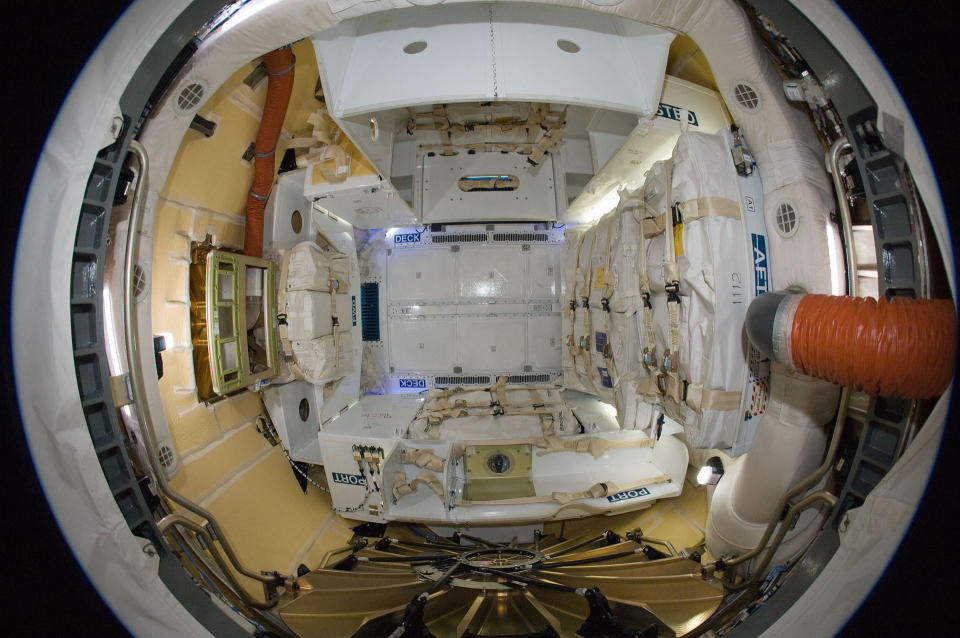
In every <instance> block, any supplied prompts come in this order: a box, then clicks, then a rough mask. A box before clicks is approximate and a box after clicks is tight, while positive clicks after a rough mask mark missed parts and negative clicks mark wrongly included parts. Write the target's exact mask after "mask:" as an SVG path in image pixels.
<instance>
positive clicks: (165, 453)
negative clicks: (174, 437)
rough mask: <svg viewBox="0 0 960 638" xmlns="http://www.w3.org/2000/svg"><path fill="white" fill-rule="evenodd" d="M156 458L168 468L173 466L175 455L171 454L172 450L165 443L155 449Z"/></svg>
mask: <svg viewBox="0 0 960 638" xmlns="http://www.w3.org/2000/svg"><path fill="white" fill-rule="evenodd" d="M157 460H158V461H160V465H162V466H163V467H164V468H165V469H167V470H169V469H170V468H171V467H173V463H174V461H175V460H176V457H175V456H174V454H173V450H172V449H171V448H170V446H169V445H167V444H166V443H161V444H160V449H158V450H157Z"/></svg>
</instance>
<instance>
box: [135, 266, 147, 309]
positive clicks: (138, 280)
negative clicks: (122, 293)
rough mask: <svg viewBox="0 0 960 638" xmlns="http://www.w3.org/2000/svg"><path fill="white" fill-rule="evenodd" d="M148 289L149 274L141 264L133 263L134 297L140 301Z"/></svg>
mask: <svg viewBox="0 0 960 638" xmlns="http://www.w3.org/2000/svg"><path fill="white" fill-rule="evenodd" d="M146 289H147V275H146V273H144V272H143V268H141V267H140V265H139V264H134V265H133V297H134V299H136V300H137V301H139V300H140V299H141V298H142V297H143V293H144V291H145V290H146Z"/></svg>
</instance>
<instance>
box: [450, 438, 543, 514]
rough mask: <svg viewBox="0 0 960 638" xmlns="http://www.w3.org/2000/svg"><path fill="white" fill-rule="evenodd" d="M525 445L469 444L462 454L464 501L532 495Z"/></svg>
mask: <svg viewBox="0 0 960 638" xmlns="http://www.w3.org/2000/svg"><path fill="white" fill-rule="evenodd" d="M532 467H533V459H532V450H531V446H529V445H471V446H469V447H468V448H467V449H466V454H465V455H464V468H465V471H466V476H467V480H466V483H465V484H464V486H463V498H464V500H466V501H499V500H505V499H512V498H523V497H527V496H535V495H536V491H535V490H534V487H533V479H532V478H531V469H532Z"/></svg>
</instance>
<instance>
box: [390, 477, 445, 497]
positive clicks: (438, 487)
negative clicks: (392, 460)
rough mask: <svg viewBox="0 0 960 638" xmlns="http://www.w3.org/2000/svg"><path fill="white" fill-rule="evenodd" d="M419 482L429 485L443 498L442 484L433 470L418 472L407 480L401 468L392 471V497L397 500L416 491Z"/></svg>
mask: <svg viewBox="0 0 960 638" xmlns="http://www.w3.org/2000/svg"><path fill="white" fill-rule="evenodd" d="M420 483H423V484H424V485H426V486H427V487H429V488H430V489H431V490H433V493H434V494H436V495H437V496H439V497H440V498H441V499H443V484H442V483H441V482H440V479H438V478H437V476H436V475H435V474H434V473H433V472H427V471H423V472H420V474H418V475H417V476H416V478H414V479H412V480H410V481H407V475H406V473H405V472H403V471H402V470H398V471H396V472H394V473H393V498H395V499H396V500H398V501H399V500H400V499H401V498H403V497H404V496H406V495H407V494H412V493H413V492H416V491H417V485H419V484H420Z"/></svg>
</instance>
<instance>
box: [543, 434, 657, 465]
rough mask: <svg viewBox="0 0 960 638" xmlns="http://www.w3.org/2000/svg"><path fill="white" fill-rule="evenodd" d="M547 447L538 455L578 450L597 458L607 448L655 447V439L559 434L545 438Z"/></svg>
mask: <svg viewBox="0 0 960 638" xmlns="http://www.w3.org/2000/svg"><path fill="white" fill-rule="evenodd" d="M543 442H544V443H546V446H543V445H538V446H537V447H545V448H546V449H544V450H542V451H539V452H537V456H543V455H544V454H553V453H554V452H577V453H581V454H589V455H590V456H592V457H593V458H595V459H598V458H600V457H601V456H603V454H604V453H605V452H606V451H607V450H612V449H614V448H623V447H653V445H654V443H655V441H654V440H653V439H637V440H633V441H611V440H609V439H603V438H600V437H596V436H590V437H586V438H582V439H561V438H560V437H557V436H546V437H544V440H543Z"/></svg>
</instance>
